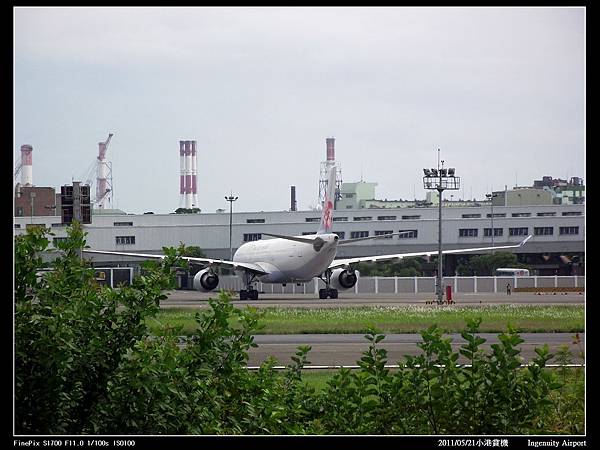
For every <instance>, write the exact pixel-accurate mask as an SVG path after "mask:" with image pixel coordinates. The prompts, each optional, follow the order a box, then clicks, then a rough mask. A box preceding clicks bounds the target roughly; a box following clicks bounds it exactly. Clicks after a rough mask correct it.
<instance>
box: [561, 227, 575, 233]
mask: <svg viewBox="0 0 600 450" xmlns="http://www.w3.org/2000/svg"><path fill="white" fill-rule="evenodd" d="M558 234H561V235H563V234H579V227H560V228H559V231H558Z"/></svg>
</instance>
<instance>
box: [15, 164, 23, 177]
mask: <svg viewBox="0 0 600 450" xmlns="http://www.w3.org/2000/svg"><path fill="white" fill-rule="evenodd" d="M21 167H23V161H19V162H18V163H17V165H16V166H15V179H16V178H17V176H18V175H19V172H20V171H21Z"/></svg>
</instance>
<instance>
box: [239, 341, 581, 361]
mask: <svg viewBox="0 0 600 450" xmlns="http://www.w3.org/2000/svg"><path fill="white" fill-rule="evenodd" d="M480 336H481V337H483V338H484V339H486V340H487V342H486V343H485V344H483V345H482V346H481V348H483V349H484V350H485V351H486V352H489V351H490V344H494V343H498V335H497V334H493V333H481V334H480ZM520 336H521V338H522V339H524V341H525V342H523V343H522V344H521V345H520V346H519V347H520V348H521V356H522V357H523V358H524V362H525V363H527V362H529V361H530V360H531V359H532V358H534V357H535V356H536V353H535V348H536V347H541V346H543V345H544V344H548V346H549V347H550V352H556V350H557V349H558V348H559V347H560V346H561V345H565V344H566V345H568V346H569V348H570V349H571V351H572V353H573V355H574V356H573V363H574V364H579V363H582V362H583V361H582V359H581V358H580V357H579V353H580V352H581V351H582V350H583V346H584V342H585V333H581V334H580V337H581V345H576V344H574V343H573V340H574V339H573V338H574V334H572V333H523V334H521V335H520ZM447 337H451V338H452V347H453V350H454V351H458V347H460V345H462V344H464V342H465V341H464V339H463V338H462V337H461V336H460V334H451V335H448V336H447ZM254 341H255V342H256V343H257V344H258V347H257V348H254V349H252V350H251V351H250V352H249V361H248V365H249V366H258V365H260V364H261V363H262V362H263V361H264V360H265V359H266V358H267V357H268V356H270V355H271V356H274V357H275V358H277V360H278V361H279V363H280V364H281V365H285V364H290V363H291V362H292V361H291V359H290V357H291V356H293V355H294V354H295V353H296V351H297V348H298V346H300V345H310V346H311V347H312V349H311V351H310V353H309V357H308V360H309V361H310V363H311V364H310V365H355V364H356V362H357V361H358V360H359V359H360V357H361V353H362V352H363V351H365V350H366V349H367V348H368V346H369V342H368V341H367V340H366V339H365V337H364V335H363V334H288V335H256V336H255V337H254ZM421 341H422V340H421V336H420V335H418V334H388V335H386V337H385V339H384V340H383V341H381V342H380V343H379V344H378V345H379V346H380V347H381V348H385V349H386V350H387V351H388V364H396V363H397V362H398V361H402V360H404V355H406V354H410V355H418V354H421V349H420V348H419V347H417V343H419V342H421ZM458 362H459V363H466V362H467V361H466V360H464V359H462V357H461V359H459V361H458ZM553 362H555V361H550V363H553Z"/></svg>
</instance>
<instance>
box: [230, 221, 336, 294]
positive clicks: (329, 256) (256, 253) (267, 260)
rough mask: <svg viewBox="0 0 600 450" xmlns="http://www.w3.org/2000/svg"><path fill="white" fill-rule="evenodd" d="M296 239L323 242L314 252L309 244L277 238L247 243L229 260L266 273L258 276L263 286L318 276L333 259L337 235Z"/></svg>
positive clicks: (320, 235)
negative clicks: (249, 264) (319, 240)
mask: <svg viewBox="0 0 600 450" xmlns="http://www.w3.org/2000/svg"><path fill="white" fill-rule="evenodd" d="M298 237H300V238H309V239H313V238H315V237H319V238H321V239H323V241H324V243H323V246H322V247H321V248H320V249H319V250H317V249H316V248H315V247H314V246H313V245H311V244H307V243H304V242H295V241H290V240H287V239H281V238H275V239H267V240H260V241H253V242H247V243H245V244H243V245H242V246H240V248H239V249H238V250H237V251H236V252H235V255H234V256H233V261H234V262H245V263H253V264H256V265H258V266H260V267H262V268H263V269H264V270H265V272H269V273H268V274H266V275H263V276H260V277H258V280H259V281H261V282H263V283H288V282H305V281H310V280H312V279H313V278H314V277H316V276H319V275H320V274H322V273H323V272H324V271H325V270H326V269H327V268H328V267H329V265H330V264H331V262H332V261H333V259H334V258H335V255H336V251H337V245H338V236H337V235H336V234H333V233H328V234H319V235H309V236H298Z"/></svg>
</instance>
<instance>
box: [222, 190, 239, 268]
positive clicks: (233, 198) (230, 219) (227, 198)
mask: <svg viewBox="0 0 600 450" xmlns="http://www.w3.org/2000/svg"><path fill="white" fill-rule="evenodd" d="M237 199H238V198H237V197H234V196H233V195H232V194H230V195H229V197H225V200H227V201H228V202H229V261H233V249H232V247H231V231H232V225H233V202H235V201H236V200H237Z"/></svg>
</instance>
